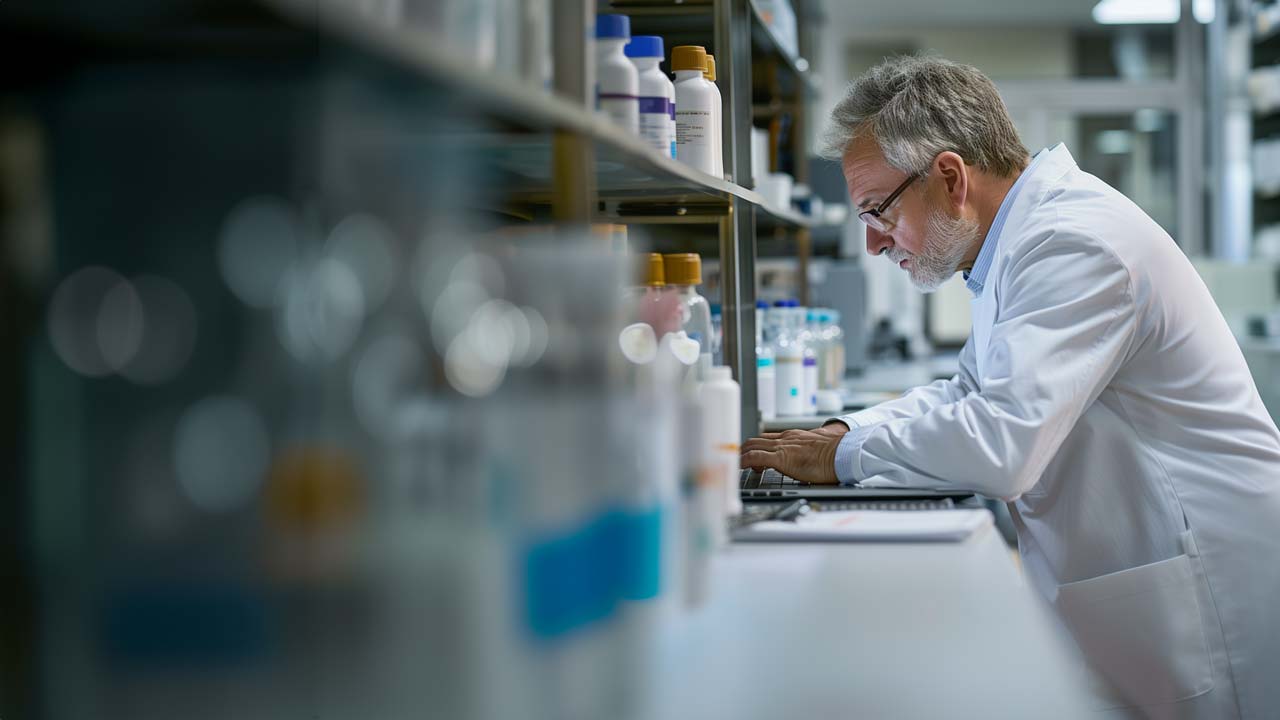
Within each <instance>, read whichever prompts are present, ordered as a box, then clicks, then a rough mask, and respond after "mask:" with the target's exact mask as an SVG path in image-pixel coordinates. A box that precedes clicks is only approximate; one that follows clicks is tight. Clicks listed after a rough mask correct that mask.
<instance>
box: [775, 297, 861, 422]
mask: <svg viewBox="0 0 1280 720" xmlns="http://www.w3.org/2000/svg"><path fill="white" fill-rule="evenodd" d="M844 369H845V357H844V332H843V331H842V330H841V329H840V313H838V312H836V311H835V310H831V309H829V308H806V307H802V306H801V305H800V303H799V302H798V301H796V300H777V301H775V302H774V303H773V305H772V306H770V305H769V303H767V302H765V301H763V300H761V301H759V302H757V303H756V382H757V383H758V384H757V388H756V393H757V394H756V397H757V398H758V399H759V401H758V404H759V409H760V416H761V417H762V418H763V419H765V420H772V419H775V418H779V417H806V416H811V415H817V414H819V412H838V411H839V410H840V409H841V408H840V407H839V404H840V401H839V390H840V386H841V381H842V380H843V378H844ZM831 393H835V394H834V395H832V394H831ZM819 398H824V399H826V402H824V403H819Z"/></svg>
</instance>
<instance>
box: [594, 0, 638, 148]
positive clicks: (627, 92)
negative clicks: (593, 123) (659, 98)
mask: <svg viewBox="0 0 1280 720" xmlns="http://www.w3.org/2000/svg"><path fill="white" fill-rule="evenodd" d="M630 41H631V18H629V17H627V16H626V15H597V16H596V110H598V111H599V112H601V113H602V114H604V115H605V116H606V117H608V118H609V120H610V121H611V122H613V124H615V125H617V126H618V127H620V128H622V129H623V130H626V131H627V132H629V133H632V134H633V135H638V134H640V73H639V72H637V71H636V66H635V65H634V64H632V62H631V61H630V60H628V59H627V56H626V54H625V52H624V48H625V47H626V45H627V43H628V42H630Z"/></svg>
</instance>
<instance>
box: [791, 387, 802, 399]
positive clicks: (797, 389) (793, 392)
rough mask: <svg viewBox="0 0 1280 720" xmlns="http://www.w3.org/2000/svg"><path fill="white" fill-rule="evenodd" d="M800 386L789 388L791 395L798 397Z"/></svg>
mask: <svg viewBox="0 0 1280 720" xmlns="http://www.w3.org/2000/svg"><path fill="white" fill-rule="evenodd" d="M799 395H800V388H791V397H799Z"/></svg>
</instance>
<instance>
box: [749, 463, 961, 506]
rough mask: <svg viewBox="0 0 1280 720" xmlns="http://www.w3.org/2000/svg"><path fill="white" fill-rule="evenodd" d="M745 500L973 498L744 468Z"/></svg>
mask: <svg viewBox="0 0 1280 720" xmlns="http://www.w3.org/2000/svg"><path fill="white" fill-rule="evenodd" d="M740 483H741V485H740V487H741V493H742V499H743V500H778V499H782V498H805V499H806V500H938V499H942V498H952V499H954V500H961V499H964V498H968V497H973V493H971V492H963V491H959V490H923V489H918V488H879V487H862V486H860V485H811V484H809V483H804V482H800V481H799V480H796V479H795V478H791V477H788V476H786V475H783V474H782V473H780V472H778V471H777V470H774V469H773V468H768V469H766V470H765V471H764V472H759V471H756V470H752V469H751V468H743V469H742V476H741V479H740Z"/></svg>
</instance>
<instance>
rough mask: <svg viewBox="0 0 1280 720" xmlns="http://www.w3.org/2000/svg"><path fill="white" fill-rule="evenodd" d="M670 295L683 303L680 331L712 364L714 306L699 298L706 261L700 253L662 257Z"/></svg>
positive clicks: (674, 254) (681, 304)
mask: <svg viewBox="0 0 1280 720" xmlns="http://www.w3.org/2000/svg"><path fill="white" fill-rule="evenodd" d="M662 266H663V271H664V275H665V276H666V281H667V289H668V292H672V293H675V294H676V296H677V298H679V300H680V329H682V330H684V332H685V334H686V335H688V336H689V339H690V340H696V341H697V342H698V346H699V347H698V354H699V355H706V356H707V361H708V363H710V360H711V351H712V338H713V337H714V334H713V332H712V327H711V306H710V304H708V303H707V299H706V298H704V297H702V296H701V295H699V294H698V286H699V285H701V284H702V258H701V257H699V256H698V254H697V253H672V254H669V255H663V256H662Z"/></svg>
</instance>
